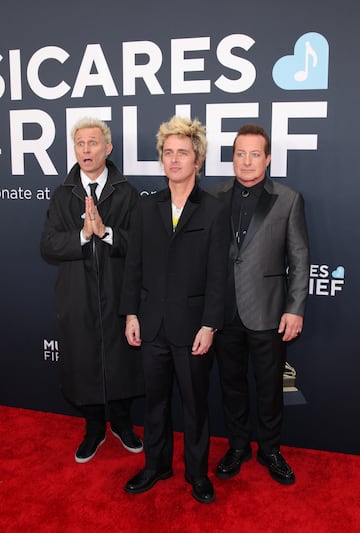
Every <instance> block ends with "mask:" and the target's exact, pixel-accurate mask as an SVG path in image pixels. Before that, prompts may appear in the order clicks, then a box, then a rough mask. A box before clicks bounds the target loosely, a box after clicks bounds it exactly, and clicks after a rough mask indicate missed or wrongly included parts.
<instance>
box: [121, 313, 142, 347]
mask: <svg viewBox="0 0 360 533" xmlns="http://www.w3.org/2000/svg"><path fill="white" fill-rule="evenodd" d="M125 337H126V338H127V341H128V343H129V344H130V346H141V337H140V324H139V320H138V318H137V316H136V315H127V317H126V326H125Z"/></svg>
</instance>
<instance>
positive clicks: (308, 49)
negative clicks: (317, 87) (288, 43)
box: [294, 41, 318, 81]
mask: <svg viewBox="0 0 360 533" xmlns="http://www.w3.org/2000/svg"><path fill="white" fill-rule="evenodd" d="M310 57H311V59H312V65H311V66H312V68H315V67H316V65H317V62H318V56H317V53H316V52H315V50H314V49H313V47H312V46H311V44H310V42H309V41H306V43H305V68H304V70H298V71H297V72H295V74H294V79H295V80H296V81H305V80H307V79H308V76H309V58H310Z"/></svg>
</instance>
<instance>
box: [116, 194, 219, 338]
mask: <svg viewBox="0 0 360 533" xmlns="http://www.w3.org/2000/svg"><path fill="white" fill-rule="evenodd" d="M227 224H228V221H227V217H226V212H225V209H224V206H223V205H222V204H221V202H219V201H218V200H216V199H215V198H214V197H212V196H211V195H210V194H208V193H207V192H205V191H203V190H201V189H200V188H199V187H198V186H197V185H196V186H195V187H194V189H193V191H192V193H191V195H190V196H189V198H188V200H187V202H186V204H185V206H184V209H183V212H182V215H181V217H180V220H179V223H178V226H177V228H176V231H173V228H172V213H171V197H170V190H169V189H168V188H166V189H163V190H162V191H159V192H158V193H156V194H154V195H151V196H149V197H146V198H142V199H141V200H140V202H139V204H138V207H137V210H136V213H135V216H134V221H133V224H132V229H131V232H130V238H129V248H128V253H127V260H126V266H125V276H124V286H123V294H122V303H121V308H120V309H121V312H122V313H124V314H135V315H138V318H139V321H140V328H141V338H142V339H143V340H145V341H152V340H153V339H154V337H155V336H156V334H157V333H158V331H159V329H160V326H161V324H162V322H163V324H164V327H165V331H166V334H167V336H168V339H169V340H170V342H172V343H173V344H175V345H178V346H185V345H191V344H192V343H193V340H194V337H195V335H196V333H197V331H198V330H199V329H200V327H201V326H202V325H207V326H211V327H214V328H220V327H221V326H222V324H223V319H224V300H225V279H226V270H227V253H228V231H227Z"/></svg>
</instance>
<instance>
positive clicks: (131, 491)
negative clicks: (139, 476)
mask: <svg viewBox="0 0 360 533" xmlns="http://www.w3.org/2000/svg"><path fill="white" fill-rule="evenodd" d="M171 476H173V471H172V470H169V471H168V472H164V473H163V474H161V475H160V476H158V477H157V478H156V479H154V481H153V482H152V483H150V484H149V485H147V486H146V488H142V489H130V488H128V487H127V486H126V485H125V487H124V490H125V492H127V493H128V494H141V493H143V492H147V491H148V490H150V489H152V488H153V486H154V485H155V484H156V483H157V482H158V481H163V480H165V479H169V477H171Z"/></svg>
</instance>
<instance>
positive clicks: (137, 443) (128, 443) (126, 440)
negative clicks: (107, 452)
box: [110, 427, 144, 453]
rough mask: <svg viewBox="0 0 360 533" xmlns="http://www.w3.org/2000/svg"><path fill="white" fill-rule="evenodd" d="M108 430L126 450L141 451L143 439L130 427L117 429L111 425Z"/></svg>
mask: <svg viewBox="0 0 360 533" xmlns="http://www.w3.org/2000/svg"><path fill="white" fill-rule="evenodd" d="M110 430H111V433H112V434H113V435H115V437H116V438H118V439H119V440H120V442H121V444H122V445H123V446H124V448H125V450H127V451H128V452H132V453H140V452H142V451H143V449H144V445H143V441H142V440H141V439H140V437H138V436H137V435H136V433H134V432H133V430H132V429H131V428H130V429H129V428H128V429H121V430H118V429H116V428H115V427H111V428H110Z"/></svg>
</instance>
